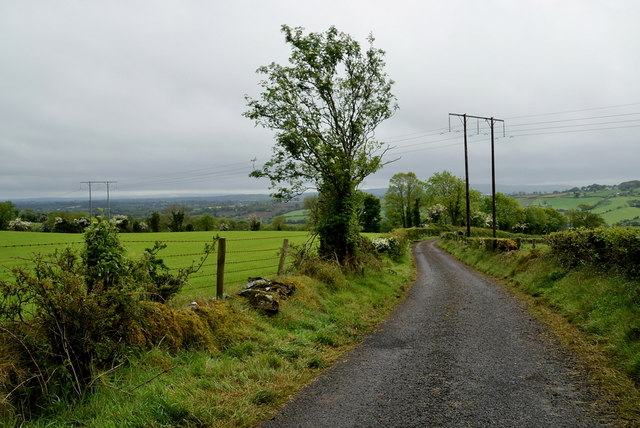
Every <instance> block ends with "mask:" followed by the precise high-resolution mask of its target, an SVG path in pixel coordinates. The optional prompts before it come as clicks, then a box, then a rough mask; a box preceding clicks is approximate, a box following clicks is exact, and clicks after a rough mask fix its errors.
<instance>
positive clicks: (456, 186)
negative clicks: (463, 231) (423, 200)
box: [425, 171, 465, 226]
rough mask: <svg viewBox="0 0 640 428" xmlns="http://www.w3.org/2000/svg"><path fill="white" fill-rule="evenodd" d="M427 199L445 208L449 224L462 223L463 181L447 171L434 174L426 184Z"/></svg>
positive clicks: (457, 224) (463, 205) (463, 204)
mask: <svg viewBox="0 0 640 428" xmlns="http://www.w3.org/2000/svg"><path fill="white" fill-rule="evenodd" d="M425 187H426V193H427V197H428V198H429V199H430V200H431V201H432V202H433V203H435V204H440V205H442V206H444V207H445V211H446V213H447V216H448V217H449V219H450V221H451V224H453V225H455V226H460V225H462V224H463V223H464V219H463V217H464V212H465V211H464V209H465V186H464V181H462V180H461V179H460V178H458V177H456V176H455V175H453V174H451V173H450V172H449V171H442V172H436V173H435V174H433V175H432V176H431V177H429V179H428V180H427V182H426V185H425Z"/></svg>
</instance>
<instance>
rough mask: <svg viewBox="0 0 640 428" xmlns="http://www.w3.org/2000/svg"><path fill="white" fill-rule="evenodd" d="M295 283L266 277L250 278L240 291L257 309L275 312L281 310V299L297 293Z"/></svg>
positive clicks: (270, 312)
mask: <svg viewBox="0 0 640 428" xmlns="http://www.w3.org/2000/svg"><path fill="white" fill-rule="evenodd" d="M295 291H296V287H295V285H293V284H285V283H283V282H278V281H270V280H268V279H264V278H249V282H248V283H247V284H246V285H245V286H244V287H243V288H242V290H241V291H240V292H239V293H238V294H239V295H240V296H243V297H246V298H247V299H248V300H249V303H250V304H251V306H253V307H254V308H255V309H258V310H261V311H265V312H267V313H269V314H275V313H277V312H278V311H279V310H280V300H281V299H286V298H288V297H289V296H291V295H292V294H293V293H295Z"/></svg>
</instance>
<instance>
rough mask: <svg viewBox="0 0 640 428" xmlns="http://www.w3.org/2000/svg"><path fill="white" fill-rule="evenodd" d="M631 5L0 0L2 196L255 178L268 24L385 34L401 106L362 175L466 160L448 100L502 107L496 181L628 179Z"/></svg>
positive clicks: (274, 34)
mask: <svg viewBox="0 0 640 428" xmlns="http://www.w3.org/2000/svg"><path fill="white" fill-rule="evenodd" d="M639 23H640V2H638V1H637V0H628V1H627V0H601V1H600V0H582V1H573V0H563V1H557V0H548V1H547V0H538V1H534V0H512V1H507V0H503V1H498V0H486V1H482V2H480V1H471V0H466V1H463V0H447V1H442V0H438V1H431V0H422V1H406V0H394V1H390V0H387V1H377V0H375V1H372V0H358V1H349V0H339V1H336V0H323V1H313V2H308V1H303V0H295V1H294V0H291V1H286V0H270V1H264V0H246V1H245V0H236V1H227V2H220V1H195V0H192V1H186V0H183V1H159V0H149V1H135V0H126V1H117V0H115V1H114V0H111V1H81V0H76V1H63V0H56V1H50V0H43V1H31V0H21V1H13V0H0V61H1V63H0V201H2V200H7V199H11V200H16V199H19V198H25V197H42V196H53V197H76V196H77V197H79V198H80V197H84V196H85V194H86V193H87V186H86V184H81V182H86V181H114V182H117V183H113V184H112V186H111V187H110V189H111V192H112V197H117V196H118V195H121V196H122V195H131V194H153V193H172V194H180V193H237V192H254V193H268V191H269V190H268V187H269V186H268V183H267V182H265V181H260V180H256V179H252V178H248V177H247V175H248V173H249V171H250V170H251V169H252V162H251V159H254V158H257V161H256V163H257V164H258V165H259V164H261V163H262V162H264V161H266V160H268V159H269V157H270V153H271V146H272V144H273V138H272V135H273V133H272V132H271V131H267V130H264V129H262V128H256V127H255V126H254V124H253V122H251V121H250V120H249V119H246V118H244V117H243V116H242V113H243V111H245V110H246V102H245V100H244V96H245V94H247V95H250V96H256V95H257V94H258V93H259V86H258V82H259V80H260V76H259V75H257V74H256V73H255V70H256V69H257V68H258V67H259V66H261V65H266V64H268V63H270V62H272V61H275V62H278V63H282V64H284V63H286V62H287V58H288V54H289V51H288V47H287V45H286V44H285V42H284V38H283V35H282V34H281V32H280V26H281V25H282V24H287V25H290V26H302V27H305V28H306V29H307V30H308V31H314V32H317V31H325V30H326V29H327V28H328V27H329V26H331V25H335V26H336V27H337V28H338V29H339V30H341V31H344V32H346V33H349V34H350V35H351V36H352V37H353V38H355V39H357V40H359V41H361V42H363V45H366V43H365V39H366V37H367V36H368V34H369V33H372V34H373V36H374V37H375V39H376V40H375V44H374V46H375V47H377V48H381V49H383V50H385V51H386V53H387V54H386V61H387V67H386V71H387V73H388V74H389V76H390V77H391V78H392V79H393V80H394V81H395V82H396V83H395V85H394V87H393V92H394V94H395V95H396V96H397V98H398V104H399V106H400V109H399V110H398V111H397V112H396V114H395V115H394V116H393V117H392V118H391V119H389V120H388V121H387V122H385V123H384V124H383V125H381V126H380V128H379V130H378V132H377V136H378V137H379V138H380V139H381V140H383V141H387V142H389V144H390V145H391V146H393V147H394V149H393V150H391V151H390V152H389V156H388V158H389V159H392V158H393V159H395V158H399V159H398V160H397V161H396V162H394V163H392V164H390V165H388V166H386V167H385V168H384V169H383V170H381V171H379V172H378V173H376V174H375V175H373V176H371V177H369V178H368V179H367V180H366V182H365V183H364V185H363V187H364V188H377V187H386V186H387V184H388V181H389V178H390V177H391V176H392V175H393V174H395V173H397V172H409V171H413V172H415V173H416V174H417V175H418V176H419V177H421V178H423V179H426V178H428V177H429V176H431V175H432V174H433V173H434V172H437V171H442V170H445V169H446V170H449V171H451V172H453V173H454V174H456V175H458V176H460V177H463V176H464V155H463V145H462V142H463V137H462V133H461V132H459V131H458V132H456V130H459V129H460V127H461V121H460V120H459V119H458V118H455V117H454V118H452V120H451V125H452V127H453V128H454V131H453V132H451V133H449V132H448V127H449V113H467V114H470V115H477V116H488V117H491V116H493V117H495V118H499V119H504V121H505V122H504V123H505V130H506V137H503V131H502V127H501V126H499V125H501V124H498V125H497V128H496V131H497V132H496V136H497V137H500V138H499V139H497V141H496V147H495V148H496V166H497V182H498V183H501V184H514V185H523V184H532V185H540V186H542V185H544V184H561V185H571V186H573V185H586V184H591V183H594V182H595V183H600V184H616V183H619V182H622V181H627V180H632V179H640V172H639V170H638V165H639V162H638V161H640V150H639V149H638V141H639V138H638V135H639V134H640V44H639V41H640V24H639ZM478 126H479V127H480V135H476V133H477V131H478ZM486 134H487V124H486V122H484V121H480V122H479V123H477V121H469V135H470V139H469V141H470V142H469V164H470V173H471V184H472V186H473V185H479V184H483V183H490V181H491V171H490V162H491V161H490V143H489V137H488V135H486ZM95 186H96V187H95V188H94V189H95V190H96V191H97V192H103V191H104V190H101V189H104V188H105V187H104V186H102V187H101V186H98V185H97V184H96V185H95Z"/></svg>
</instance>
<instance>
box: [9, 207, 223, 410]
mask: <svg viewBox="0 0 640 428" xmlns="http://www.w3.org/2000/svg"><path fill="white" fill-rule="evenodd" d="M162 248H163V247H162V246H161V245H158V244H157V245H156V246H155V247H154V248H153V249H147V251H146V252H145V253H144V255H143V257H142V258H141V259H140V260H131V259H128V258H127V257H126V256H125V252H126V250H125V248H124V246H123V245H122V244H121V243H120V240H119V237H118V234H117V229H116V226H115V224H113V223H110V222H108V221H106V220H104V219H102V220H97V221H94V222H93V223H92V224H91V226H89V227H88V228H87V229H86V231H85V246H84V249H83V250H82V251H81V252H80V253H78V252H76V251H74V250H72V249H70V248H66V249H64V250H62V251H57V252H56V253H54V254H53V255H49V256H43V255H36V256H34V259H33V260H32V261H33V262H34V265H35V268H34V269H33V270H28V269H26V268H24V267H16V268H14V269H13V277H14V279H13V281H5V280H0V296H2V297H1V298H0V395H2V396H3V399H2V401H0V417H1V416H2V414H3V413H11V412H14V411H17V412H19V413H20V414H21V416H22V417H23V418H25V419H26V418H28V417H29V414H30V412H31V411H32V410H35V409H43V408H46V407H47V405H48V404H53V403H55V402H56V401H60V400H67V399H68V400H78V399H82V398H83V397H84V396H85V394H86V393H87V392H88V391H90V390H92V389H93V386H94V385H95V382H96V380H97V379H99V378H100V376H101V373H105V372H109V371H110V370H112V369H114V368H115V367H117V366H118V365H120V364H121V363H122V362H123V361H125V359H126V358H127V357H128V355H129V354H131V353H132V352H133V351H134V350H135V349H137V348H139V347H140V345H143V346H151V345H155V344H156V343H157V342H160V341H161V340H163V338H164V337H165V336H166V334H164V335H163V334H160V333H159V332H158V329H153V328H151V325H152V323H151V321H152V320H153V319H154V318H153V316H154V314H157V313H162V314H164V315H166V314H167V313H169V312H171V311H172V310H171V309H170V308H168V307H166V310H165V311H164V312H163V311H162V310H161V309H158V308H160V303H156V304H155V306H154V304H152V302H154V301H155V302H165V301H167V300H169V299H170V298H171V297H172V296H174V295H175V294H177V293H178V292H179V291H180V289H181V287H182V285H183V284H184V283H185V282H186V281H187V278H188V276H189V274H191V273H193V272H195V271H196V270H197V268H194V267H193V266H192V267H190V268H187V269H181V270H179V271H178V273H177V274H171V273H169V269H168V267H167V266H165V265H164V263H163V261H162V259H160V258H158V252H159V251H160V250H161V249H162ZM211 251H213V248H212V247H211V246H207V247H206V248H205V256H204V257H203V260H202V262H204V259H205V258H206V256H207V255H208V254H210V252H211ZM152 309H156V310H155V311H154V310H152ZM203 311H205V312H206V310H205V309H203ZM205 312H202V313H203V314H204V313H205ZM191 315H192V314H188V316H184V314H182V313H178V312H177V311H176V313H171V314H170V316H168V317H164V321H163V323H161V324H162V327H165V326H166V319H168V318H171V319H176V320H177V321H176V323H178V324H180V327H179V328H176V330H179V331H180V332H181V334H180V343H179V345H183V344H184V347H189V346H193V345H197V344H200V345H201V346H202V347H206V346H207V340H206V339H207V338H206V337H204V338H203V337H201V336H203V335H202V334H200V331H202V330H204V329H198V328H197V327H198V326H199V325H200V324H207V322H206V318H207V317H203V316H196V315H193V316H191ZM156 318H157V317H156ZM162 331H163V332H165V333H166V331H167V330H166V328H163V330H162ZM205 336H206V335H205ZM155 339H157V340H155ZM179 345H178V346H179Z"/></svg>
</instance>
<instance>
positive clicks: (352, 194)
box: [244, 25, 397, 264]
mask: <svg viewBox="0 0 640 428" xmlns="http://www.w3.org/2000/svg"><path fill="white" fill-rule="evenodd" d="M282 32H283V33H284V36H285V40H286V42H287V43H288V44H289V45H290V47H291V56H290V57H289V64H288V65H280V64H276V63H272V64H270V65H267V66H263V67H260V68H259V69H258V73H260V74H262V75H264V76H265V78H264V80H262V82H261V86H262V88H263V92H262V93H261V94H260V96H259V98H257V99H253V98H251V97H247V98H246V99H247V103H248V107H249V109H248V110H247V111H246V112H245V113H244V115H245V116H246V117H248V118H250V119H253V120H254V121H255V122H256V123H257V124H259V125H261V126H263V127H265V128H268V129H273V130H275V131H276V135H275V140H276V141H275V145H274V147H273V155H272V157H271V159H270V160H269V161H267V162H266V163H265V164H264V166H263V167H262V168H260V169H257V170H255V171H253V173H252V176H254V177H267V178H269V179H270V181H271V185H272V189H274V190H275V191H274V193H273V195H274V196H276V197H279V198H284V199H287V198H291V197H292V196H294V195H296V194H299V193H301V192H303V191H304V190H305V189H307V188H313V187H315V188H316V189H317V190H318V194H319V196H318V213H319V218H318V222H317V224H316V230H317V232H318V235H319V237H320V247H319V251H320V254H321V255H322V256H324V257H326V258H335V259H337V260H338V261H339V262H340V263H342V264H344V263H346V262H348V261H349V260H350V259H351V257H353V256H354V255H355V252H356V249H357V246H356V243H357V234H358V219H357V210H356V208H357V207H356V190H357V187H358V185H359V184H360V183H361V182H362V181H363V180H364V179H365V177H367V176H368V175H370V174H372V173H374V172H375V171H377V170H378V169H380V168H381V167H382V165H383V160H382V156H383V154H384V152H385V151H386V149H385V145H384V144H383V143H382V142H380V141H378V140H376V138H375V135H374V131H375V129H376V127H377V126H378V125H379V124H380V123H381V122H382V121H384V120H385V119H388V118H389V117H391V115H392V114H393V113H394V111H395V109H396V108H397V104H396V101H395V97H394V96H393V94H392V93H391V86H392V83H393V82H392V81H391V80H390V79H389V78H388V76H387V74H386V73H385V72H384V66H385V63H384V52H383V51H382V50H380V49H376V48H374V47H373V37H371V36H370V37H369V38H368V42H369V47H368V48H367V49H366V50H363V49H362V48H361V46H360V44H359V43H358V42H357V41H355V40H353V39H352V38H351V37H350V36H349V35H347V34H345V33H342V32H339V31H338V30H337V29H336V28H335V27H330V28H329V29H328V30H327V31H326V32H325V33H309V34H304V29H303V28H299V27H297V28H291V27H288V26H286V25H284V26H283V27H282Z"/></svg>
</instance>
